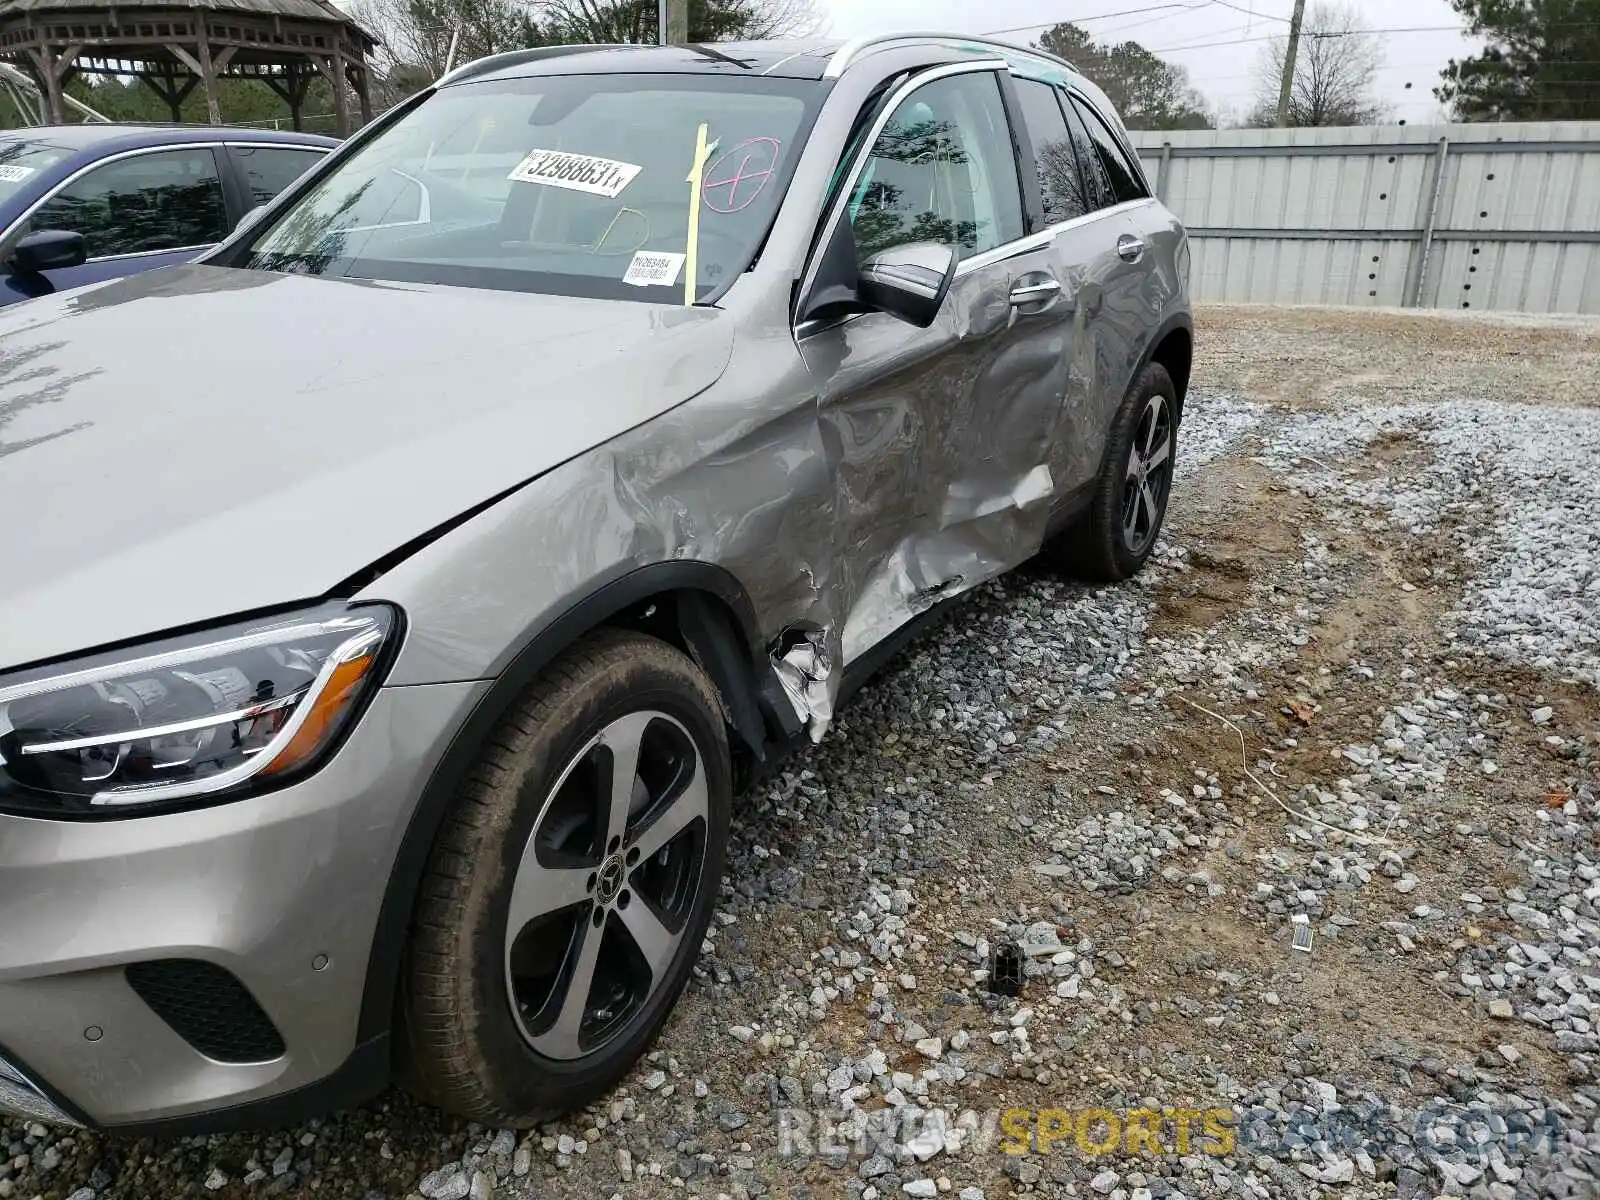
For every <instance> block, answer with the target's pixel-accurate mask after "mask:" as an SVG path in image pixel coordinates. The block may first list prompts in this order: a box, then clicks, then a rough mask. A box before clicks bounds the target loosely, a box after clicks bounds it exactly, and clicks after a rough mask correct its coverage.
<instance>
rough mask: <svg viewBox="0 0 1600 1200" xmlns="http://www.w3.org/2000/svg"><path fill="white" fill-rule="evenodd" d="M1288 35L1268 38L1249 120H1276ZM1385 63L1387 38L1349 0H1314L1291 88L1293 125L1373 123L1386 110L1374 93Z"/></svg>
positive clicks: (1263, 122)
mask: <svg viewBox="0 0 1600 1200" xmlns="http://www.w3.org/2000/svg"><path fill="white" fill-rule="evenodd" d="M1287 50H1288V39H1286V38H1284V39H1279V40H1278V41H1274V42H1271V43H1269V44H1268V45H1267V46H1266V47H1264V48H1263V50H1262V52H1261V58H1260V62H1259V64H1258V66H1257V68H1256V71H1257V76H1258V82H1257V85H1256V103H1255V107H1254V108H1253V109H1252V111H1251V115H1250V124H1252V125H1261V126H1268V125H1274V124H1276V123H1277V112H1278V91H1279V87H1280V86H1281V83H1282V80H1283V66H1284V59H1285V57H1286V53H1287ZM1382 66H1383V43H1382V42H1381V41H1380V40H1379V38H1378V35H1377V34H1375V33H1373V32H1371V31H1370V30H1369V29H1367V28H1366V27H1365V26H1364V25H1363V24H1362V22H1361V15H1360V13H1359V12H1357V10H1356V9H1355V8H1353V7H1351V6H1350V5H1347V4H1315V5H1313V6H1312V7H1311V8H1310V9H1309V10H1307V12H1306V19H1305V24H1304V26H1303V27H1302V31H1301V35H1300V49H1299V52H1298V53H1297V54H1296V56H1295V65H1294V81H1293V83H1292V84H1291V86H1290V89H1289V124H1290V125H1292V126H1307V125H1371V124H1373V123H1375V122H1377V121H1379V120H1381V119H1382V118H1383V116H1384V114H1385V113H1386V112H1387V109H1386V108H1385V106H1384V105H1383V104H1382V103H1380V102H1379V101H1378V99H1377V97H1376V96H1375V95H1374V93H1373V85H1374V83H1375V82H1376V80H1377V76H1378V71H1379V69H1380V68H1381V67H1382Z"/></svg>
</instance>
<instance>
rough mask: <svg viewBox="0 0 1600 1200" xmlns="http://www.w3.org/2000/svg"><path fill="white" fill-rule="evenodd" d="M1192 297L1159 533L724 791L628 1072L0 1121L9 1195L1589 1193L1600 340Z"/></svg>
mask: <svg viewBox="0 0 1600 1200" xmlns="http://www.w3.org/2000/svg"><path fill="white" fill-rule="evenodd" d="M1202 323H1203V328H1202V337H1203V341H1202V345H1203V346H1204V347H1205V349H1204V357H1203V361H1202V362H1201V363H1200V364H1199V367H1198V370H1197V375H1196V389H1195V394H1194V396H1193V398H1192V400H1191V403H1190V408H1189V414H1188V418H1187V423H1186V425H1185V427H1184V430H1183V446H1182V451H1181V458H1182V462H1183V464H1184V468H1183V477H1182V479H1181V481H1180V483H1179V486H1178V490H1177V493H1176V496H1175V500H1174V510H1173V513H1172V516H1171V518H1170V520H1169V532H1168V535H1167V536H1166V537H1165V539H1164V541H1163V544H1162V546H1161V548H1160V551H1159V558H1158V561H1157V562H1156V563H1155V564H1154V565H1153V566H1152V568H1151V569H1150V570H1149V571H1148V572H1147V573H1146V574H1145V575H1144V576H1143V577H1141V579H1140V580H1138V581H1137V582H1136V583H1134V584H1133V585H1130V586H1125V587H1122V588H1116V589H1100V590H1090V589H1083V588H1080V587H1077V586H1072V585H1069V584H1066V583H1063V582H1061V581H1060V580H1058V579H1056V578H1054V577H1052V576H1051V575H1050V574H1048V573H1047V572H1045V571H1043V570H1042V569H1027V570H1024V571H1022V572H1020V573H1018V574H1016V575H1015V576H1013V577H1011V578H1009V579H1007V580H1004V581H1001V582H999V583H996V584H993V585H991V586H989V587H986V588H984V589H981V590H980V591H979V592H978V593H976V594H974V595H973V596H971V597H970V598H968V599H966V600H965V601H964V602H962V603H961V604H960V605H958V606H957V607H956V609H955V611H954V612H953V613H952V615H951V618H950V620H948V621H947V622H945V623H944V624H943V625H942V626H941V627H940V628H939V629H937V630H935V631H933V632H931V633H930V634H928V635H927V636H925V637H924V638H922V639H921V640H920V641H919V642H918V643H917V644H915V645H914V646H913V648H912V649H910V650H909V651H908V652H907V653H905V654H904V655H902V656H901V658H900V659H899V660H898V662H897V664H896V665H895V667H894V668H892V669H891V670H890V671H889V672H888V673H887V674H885V675H884V676H883V677H882V678H881V679H879V680H878V681H877V682H875V683H874V684H873V685H872V686H871V687H870V688H868V689H867V690H866V691H864V692H863V693H862V694H861V695H860V696H858V697H857V698H856V699H855V700H854V701H853V702H852V703H851V704H850V705H849V706H847V707H846V708H845V709H844V710H843V711H842V712H841V714H840V717H839V720H838V724H837V726H836V728H835V730H834V731H833V732H832V733H831V734H830V735H829V737H828V738H827V739H826V740H825V741H824V743H823V744H822V745H821V746H819V747H817V748H815V749H814V750H811V751H808V752H807V753H806V754H805V755H803V756H802V757H800V758H799V759H797V760H796V761H795V762H794V763H793V764H792V765H791V769H790V770H789V771H787V772H786V773H785V774H784V775H782V776H781V777H780V778H778V779H776V780H774V781H772V782H771V783H769V784H768V785H767V786H765V787H763V788H762V789H760V790H759V791H758V792H757V793H756V794H753V795H750V796H747V797H745V798H744V800H743V802H742V804H741V805H740V807H739V809H738V813H737V817H736V822H735V828H734V834H733V848H732V853H731V857H730V870H729V875H728V880H727V884H726V887H725V894H724V899H723V903H722V905H721V908H720V910H719V912H718V914H717V918H716V920H715V922H714V923H713V931H712V935H711V936H710V937H709V938H708V939H707V943H706V947H705V951H704V955H703V957H702V960H701V963H700V967H699V970H698V972H697V976H696V979H695V981H694V983H693V984H692V985H691V987H690V990H689V993H688V994H687V995H686V996H685V999H684V1002H683V1003H682V1005H681V1006H680V1008H679V1010H678V1012H677V1013H676V1015H675V1016H674V1017H673V1019H672V1021H671V1022H670V1024H669V1025H668V1028H667V1031H666V1033H665V1035H664V1036H663V1038H662V1040H661V1042H660V1043H659V1045H658V1048H657V1049H656V1051H655V1052H654V1053H652V1054H651V1055H650V1056H649V1058H648V1060H647V1061H645V1062H644V1063H642V1064H641V1065H640V1067H639V1069H638V1070H637V1072H636V1073H635V1074H634V1075H633V1077H632V1078H631V1079H630V1080H629V1082H628V1083H627V1085H626V1086H625V1087H623V1088H622V1089H620V1090H619V1091H617V1093H616V1094H615V1095H613V1096H611V1097H610V1098H608V1099H607V1100H606V1101H604V1102H602V1103H601V1104H599V1105H597V1106H596V1107H595V1108H594V1109H593V1110H591V1111H589V1112H587V1113H584V1114H580V1115H578V1116H575V1117H573V1118H570V1119H567V1120H564V1121H561V1122H557V1123H555V1124H552V1125H551V1126H549V1127H548V1128H546V1129H543V1130H540V1131H538V1132H536V1133H534V1134H531V1135H524V1136H522V1137H520V1138H519V1137H517V1136H514V1135H513V1134H511V1133H510V1132H506V1131H495V1130H489V1129H480V1128H474V1127H467V1126H463V1125H460V1124H457V1123H454V1122H450V1121H447V1120H445V1119H443V1118H440V1117H438V1116H436V1115H434V1114H432V1113H430V1112H428V1111H426V1110H423V1109H421V1108H419V1107H418V1106H416V1105H414V1104H411V1103H410V1102H408V1101H406V1100H405V1099H404V1098H403V1097H399V1096H392V1097H389V1098H386V1099H385V1100H383V1101H380V1102H378V1103H375V1104H373V1105H370V1106H368V1107H366V1108H364V1109H361V1110H358V1111H355V1112H351V1113H346V1114H342V1115H341V1116H339V1117H337V1118H334V1119H331V1120H328V1121H325V1122H318V1123H313V1124H311V1125H308V1126H306V1127H303V1128H299V1129H294V1130H285V1131H278V1132H275V1133H269V1134H260V1135H254V1136H242V1135H241V1136H227V1137H215V1138H210V1139H198V1140H191V1141H182V1142H164V1143H158V1142H152V1141H140V1142H132V1141H123V1140H118V1139H110V1138H101V1137H95V1136H86V1135H82V1134H78V1135H71V1134H65V1133H58V1132H50V1131H46V1130H44V1129H42V1128H40V1127H36V1126H34V1127H23V1126H17V1125H3V1124H0V1147H3V1148H4V1150H5V1152H6V1154H7V1155H8V1156H9V1157H8V1159H7V1160H6V1161H0V1200H4V1198H5V1197H11V1196H16V1197H20V1198H24V1200H26V1198H28V1197H32V1196H35V1195H39V1196H47V1197H69V1196H70V1197H73V1200H91V1198H92V1197H139V1198H143V1197H162V1198H165V1197H177V1196H206V1195H214V1196H219V1197H240V1198H243V1197H258V1196H277V1195H288V1196H302V1195H304V1196H319V1197H324V1196H325V1197H339V1198H345V1197H349V1198H355V1200H365V1198H367V1197H372V1196H383V1197H396V1198H399V1197H415V1196H422V1197H425V1198H426V1200H446V1198H448V1200H466V1198H468V1197H472V1198H474V1200H482V1198H484V1197H488V1196H491V1195H493V1196H498V1197H516V1198H527V1197H535V1196H556V1195H560V1196H567V1195H571V1196H599V1197H608V1196H612V1195H621V1196H623V1197H658V1196H669V1195H672V1194H675V1193H678V1192H683V1191H687V1192H689V1193H691V1194H696V1195H705V1196H708V1197H709V1196H728V1197H739V1196H751V1195H764V1194H770V1195H775V1196H785V1197H788V1196H812V1197H835V1196H838V1197H861V1198H862V1200H875V1198H876V1197H884V1198H886V1200H894V1198H898V1197H901V1196H934V1195H942V1194H948V1195H950V1196H952V1197H959V1198H960V1200H976V1198H977V1197H980V1196H983V1197H989V1198H995V1197H1004V1196H1012V1195H1016V1194H1022V1193H1026V1192H1036V1193H1039V1194H1043V1195H1047V1196H1067V1195H1077V1196H1085V1197H1095V1196H1108V1197H1111V1198H1112V1200H1154V1198H1157V1197H1163V1196H1165V1197H1176V1196H1186V1197H1196V1198H1198V1197H1221V1196H1231V1197H1302V1196H1303V1197H1312V1196H1325V1197H1334V1196H1339V1197H1352V1198H1356V1197H1361V1198H1365V1197H1378V1196H1393V1195H1398V1196H1402V1197H1411V1196H1425V1197H1430V1198H1431V1197H1436V1196H1454V1197H1462V1198H1469V1197H1470V1198H1472V1200H1483V1198H1488V1200H1509V1198H1512V1197H1520V1196H1552V1197H1565V1196H1600V1184H1597V1182H1596V1180H1597V1173H1600V1114H1597V1104H1600V1075H1597V1071H1600V1034H1597V1025H1596V1021H1597V1020H1600V1018H1597V1017H1596V1015H1595V1012H1594V1010H1595V1008H1596V1006H1597V1005H1600V850H1597V847H1596V844H1595V841H1596V839H1595V829H1596V820H1597V818H1600V805H1597V798H1596V791H1597V787H1600V765H1597V764H1600V758H1597V750H1600V579H1597V577H1596V570H1597V568H1600V475H1597V474H1596V473H1595V471H1594V470H1593V467H1592V464H1593V463H1594V462H1596V461H1600V413H1597V412H1596V411H1595V410H1594V408H1593V407H1592V405H1593V404H1594V396H1595V395H1596V392H1595V390H1594V387H1593V385H1592V379H1593V378H1594V377H1595V367H1596V366H1597V365H1600V329H1596V328H1591V327H1590V326H1589V325H1587V324H1585V323H1583V322H1570V321H1569V322H1553V323H1548V324H1541V323H1538V322H1533V321H1529V320H1528V319H1526V318H1521V319H1516V320H1510V321H1503V322H1496V321H1494V320H1492V319H1486V318H1475V319H1473V320H1470V321H1469V320H1464V319H1461V318H1459V317H1457V318H1449V319H1446V318H1430V317H1424V316H1417V315H1413V314H1405V315H1399V314H1388V315H1386V314H1371V313H1360V314H1352V313H1347V312H1339V311H1329V310H1279V311H1272V310H1266V309H1219V310H1212V311H1210V312H1208V313H1206V314H1204V315H1203V322H1202ZM1413 362H1416V363H1421V364H1423V366H1424V368H1425V369H1423V370H1421V371H1420V372H1419V371H1417V370H1414V369H1413V368H1412V366H1411V365H1410V364H1412V363H1413ZM1584 405H1589V406H1590V407H1584ZM1297 932H1298V933H1299V934H1300V936H1301V937H1302V938H1304V937H1305V936H1306V935H1307V934H1309V944H1310V949H1309V951H1305V950H1300V949H1296V948H1294V946H1293V945H1292V939H1293V938H1294V937H1295V935H1296V933H1297ZM1002 944H1015V945H1016V946H1017V947H1019V948H1020V949H1021V951H1022V952H1023V959H1024V961H1025V964H1026V965H1025V967H1024V975H1023V981H1022V994H1021V995H1020V996H1019V997H1014V998H1013V997H1002V996H998V995H995V994H993V993H992V992H991V991H990V989H989V983H990V980H989V970H988V968H989V965H990V961H991V960H990V954H991V951H992V950H993V949H994V948H996V947H998V946H1000V945H1002ZM1013 1109H1017V1110H1025V1111H1023V1112H1016V1113H1012V1114H1011V1116H1010V1117H1009V1118H1007V1121H1006V1123H1005V1124H1001V1120H1002V1115H1003V1114H1004V1113H1006V1112H1007V1110H1013ZM1096 1109H1098V1110H1107V1111H1106V1112H1104V1113H1101V1114H1098V1115H1096V1114H1094V1113H1091V1114H1090V1118H1091V1119H1090V1120H1089V1122H1088V1123H1087V1124H1086V1125H1084V1126H1082V1127H1081V1128H1080V1127H1078V1126H1076V1125H1073V1124H1071V1122H1072V1121H1073V1117H1074V1116H1075V1115H1076V1114H1080V1113H1083V1112H1084V1111H1085V1110H1096ZM1044 1110H1056V1111H1051V1112H1047V1111H1044ZM1209 1110H1227V1114H1226V1117H1225V1120H1222V1121H1220V1122H1219V1126H1218V1127H1213V1126H1211V1125H1208V1124H1207V1122H1206V1119H1205V1118H1203V1117H1202V1115H1201V1114H1202V1113H1204V1112H1207V1111H1209ZM1146 1113H1148V1114H1149V1115H1148V1116H1146V1115H1144V1114H1146ZM1215 1115H1216V1114H1214V1113H1213V1114H1212V1116H1213V1117H1215ZM1107 1116H1111V1117H1113V1118H1114V1119H1115V1120H1116V1121H1117V1123H1118V1128H1119V1130H1120V1131H1121V1133H1122V1135H1123V1136H1121V1137H1112V1136H1109V1134H1110V1130H1109V1123H1108V1122H1107V1121H1106V1120H1105V1118H1106V1117H1107ZM1030 1121H1033V1122H1036V1123H1035V1124H1032V1125H1030V1124H1029V1122H1030ZM1018 1122H1020V1124H1018ZM1040 1124H1043V1126H1044V1133H1045V1138H1046V1140H1045V1141H1044V1142H1043V1143H1036V1145H1039V1148H1040V1149H1043V1148H1044V1147H1046V1146H1048V1147H1049V1148H1050V1152H1049V1153H1042V1152H1035V1153H1028V1154H1014V1153H1008V1152H1007V1150H1008V1149H1017V1148H1020V1141H1019V1139H1018V1138H1017V1137H1013V1136H1012V1135H1013V1134H1018V1133H1020V1134H1021V1135H1022V1137H1023V1138H1024V1139H1025V1138H1026V1136H1027V1132H1028V1131H1029V1130H1030V1129H1033V1130H1037V1129H1038V1128H1039V1127H1040ZM1222 1124H1225V1125H1226V1126H1227V1127H1228V1130H1227V1131H1224V1130H1223V1129H1221V1128H1220V1125H1222ZM1180 1126H1181V1127H1182V1129H1183V1131H1184V1136H1182V1137H1180V1136H1179V1129H1180ZM1063 1127H1065V1128H1067V1129H1068V1130H1069V1132H1066V1133H1065V1135H1064V1136H1059V1135H1061V1131H1062V1129H1063ZM1130 1128H1131V1129H1135V1130H1138V1131H1140V1132H1141V1133H1145V1134H1148V1137H1138V1136H1131V1135H1130V1134H1129V1130H1130ZM1052 1133H1053V1134H1056V1135H1058V1138H1057V1140H1054V1141H1053V1142H1051V1141H1049V1140H1048V1139H1049V1136H1050V1135H1051V1134H1052ZM1113 1142H1114V1143H1115V1145H1114V1147H1108V1143H1113Z"/></svg>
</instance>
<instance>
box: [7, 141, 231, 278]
mask: <svg viewBox="0 0 1600 1200" xmlns="http://www.w3.org/2000/svg"><path fill="white" fill-rule="evenodd" d="M217 149H220V147H218V148H217ZM41 229H65V230H71V231H74V232H76V233H81V234H83V238H84V243H85V246H86V248H87V250H88V253H89V261H88V262H86V263H84V264H83V265H82V266H79V267H68V268H66V269H64V270H59V271H47V272H45V274H44V276H43V277H38V276H35V277H33V278H31V279H30V278H27V277H18V276H8V277H7V278H6V280H5V284H6V288H5V290H6V292H7V293H8V294H7V295H6V296H4V297H3V299H4V300H6V301H11V300H20V299H24V298H26V297H28V296H37V295H46V294H48V293H50V292H52V291H58V292H59V291H65V290H66V289H68V288H75V287H81V286H82V285H83V284H86V283H98V282H100V281H101V280H104V279H115V278H117V277H118V276H122V275H134V274H137V273H138V272H140V271H149V270H153V269H154V268H156V267H165V266H168V265H170V264H173V263H181V262H186V261H188V260H189V259H191V258H193V257H194V256H195V255H197V254H199V253H200V252H201V251H202V250H204V249H206V248H207V247H209V246H211V245H214V244H215V243H217V242H219V241H221V240H222V238H223V236H224V235H225V234H226V233H227V229H228V215H227V207H226V205H225V204H224V202H223V195H222V176H221V173H220V172H219V170H218V163H217V157H216V151H215V149H214V148H213V147H211V146H161V147H152V148H150V149H147V150H132V151H128V152H125V153H123V154H119V155H116V156H115V157H112V158H108V159H106V160H105V161H104V162H100V163H96V164H95V165H94V166H92V167H90V168H89V169H88V170H86V171H83V172H82V173H80V174H78V175H76V176H74V177H73V178H71V179H69V180H67V181H66V182H65V183H64V184H62V185H61V186H60V187H59V188H57V189H56V191H55V192H53V193H52V194H51V195H50V196H49V197H48V198H47V199H46V200H45V201H44V202H43V203H42V204H40V205H39V207H37V208H36V209H34V211H33V213H32V214H31V215H30V216H29V217H28V219H27V221H26V222H25V223H24V225H23V227H22V229H21V230H20V231H19V233H32V232H35V231H37V230H41ZM15 236H17V235H15V234H14V235H13V237H15ZM46 285H48V286H46Z"/></svg>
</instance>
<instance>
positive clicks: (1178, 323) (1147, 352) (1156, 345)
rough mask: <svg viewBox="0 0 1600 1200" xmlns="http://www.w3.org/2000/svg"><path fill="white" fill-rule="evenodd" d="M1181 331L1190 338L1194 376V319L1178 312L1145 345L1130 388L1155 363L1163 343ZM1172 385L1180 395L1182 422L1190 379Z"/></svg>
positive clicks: (1129, 384) (1191, 373)
mask: <svg viewBox="0 0 1600 1200" xmlns="http://www.w3.org/2000/svg"><path fill="white" fill-rule="evenodd" d="M1180 330H1181V331H1182V332H1183V333H1185V334H1187V335H1188V336H1189V349H1190V376H1192V375H1193V373H1194V371H1193V353H1194V317H1193V315H1192V314H1190V313H1188V312H1178V313H1173V314H1172V316H1170V317H1168V318H1167V319H1166V320H1165V321H1163V322H1162V323H1161V326H1160V328H1159V329H1157V330H1156V332H1155V336H1154V337H1152V338H1150V340H1149V341H1148V342H1146V343H1145V348H1144V353H1142V354H1141V355H1139V362H1138V365H1137V366H1135V367H1134V370H1133V374H1132V375H1131V376H1130V377H1129V379H1128V386H1129V387H1132V386H1133V382H1134V380H1136V379H1138V378H1139V376H1141V375H1143V374H1144V369H1145V368H1146V367H1148V366H1149V365H1150V364H1151V363H1152V362H1154V361H1155V357H1156V351H1157V350H1159V349H1160V348H1161V345H1162V343H1163V342H1165V341H1166V340H1167V338H1168V337H1170V336H1171V335H1172V334H1174V333H1177V332H1179V331H1180ZM1172 384H1173V387H1174V389H1176V391H1177V393H1178V397H1177V399H1178V418H1179V420H1180V421H1181V420H1182V416H1183V401H1184V396H1185V393H1186V392H1188V390H1189V379H1188V378H1185V379H1183V380H1182V381H1181V382H1180V381H1179V380H1176V379H1174V380H1173V381H1172Z"/></svg>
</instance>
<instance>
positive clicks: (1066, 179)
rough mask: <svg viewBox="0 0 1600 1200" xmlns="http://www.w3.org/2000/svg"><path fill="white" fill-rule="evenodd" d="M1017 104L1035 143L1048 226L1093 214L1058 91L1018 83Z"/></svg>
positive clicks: (1027, 82)
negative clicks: (1084, 189) (1057, 97)
mask: <svg viewBox="0 0 1600 1200" xmlns="http://www.w3.org/2000/svg"><path fill="white" fill-rule="evenodd" d="M1013 82H1014V83H1015V85H1016V89H1017V100H1018V103H1019V104H1020V106H1021V108H1022V123H1023V125H1024V126H1026V127H1027V130H1028V140H1029V141H1030V142H1032V143H1033V158H1034V165H1035V167H1036V168H1037V169H1038V172H1039V191H1040V194H1041V195H1042V196H1043V197H1044V219H1045V224H1047V225H1055V224H1058V223H1059V222H1061V221H1070V220H1071V219H1072V218H1073V217H1081V216H1084V215H1085V214H1086V213H1088V212H1089V211H1090V209H1091V208H1092V207H1093V205H1091V204H1089V203H1088V201H1087V200H1086V199H1085V198H1084V191H1083V177H1082V176H1081V175H1080V174H1079V173H1078V158H1077V155H1076V154H1075V153H1074V152H1073V149H1072V138H1071V135H1070V134H1069V133H1068V132H1067V119H1066V117H1065V116H1064V115H1063V114H1062V112H1061V104H1060V102H1059V101H1058V100H1057V99H1056V89H1055V88H1053V87H1051V86H1050V85H1049V84H1047V83H1040V82H1038V81H1037V80H1034V79H1020V78H1019V79H1015V80H1013Z"/></svg>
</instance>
